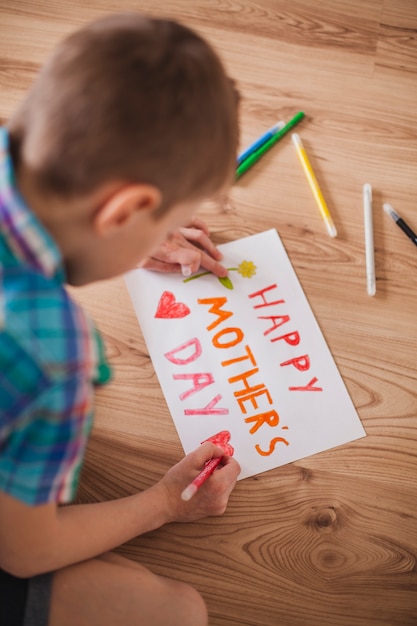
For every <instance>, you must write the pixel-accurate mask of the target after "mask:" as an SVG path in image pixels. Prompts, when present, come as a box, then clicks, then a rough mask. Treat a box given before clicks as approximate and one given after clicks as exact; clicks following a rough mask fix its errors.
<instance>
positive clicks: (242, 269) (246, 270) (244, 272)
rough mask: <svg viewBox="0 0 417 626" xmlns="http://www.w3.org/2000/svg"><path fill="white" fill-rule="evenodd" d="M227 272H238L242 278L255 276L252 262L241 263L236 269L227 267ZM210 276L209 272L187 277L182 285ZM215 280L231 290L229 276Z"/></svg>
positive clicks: (231, 284)
mask: <svg viewBox="0 0 417 626" xmlns="http://www.w3.org/2000/svg"><path fill="white" fill-rule="evenodd" d="M227 270H228V271H229V272H239V274H240V275H241V276H243V278H252V276H255V274H256V265H255V263H253V261H242V263H240V265H238V267H228V268H227ZM208 274H211V272H202V273H201V274H195V275H194V276H189V277H188V278H185V279H184V280H183V282H184V283H189V282H190V280H195V279H196V278H200V276H207V275H208ZM217 280H218V281H219V282H220V283H221V284H222V285H223V287H226V289H233V283H232V281H231V280H230V277H229V276H225V277H224V278H223V277H217Z"/></svg>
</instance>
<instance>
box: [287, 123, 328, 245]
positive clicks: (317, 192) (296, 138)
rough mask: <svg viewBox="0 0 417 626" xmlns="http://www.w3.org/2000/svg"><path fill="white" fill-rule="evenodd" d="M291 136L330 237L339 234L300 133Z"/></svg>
mask: <svg viewBox="0 0 417 626" xmlns="http://www.w3.org/2000/svg"><path fill="white" fill-rule="evenodd" d="M291 137H292V141H293V144H294V146H295V149H296V150H297V154H298V158H299V159H300V163H301V165H302V166H303V170H304V172H305V175H306V176H307V180H308V183H309V185H310V189H311V191H312V192H313V196H314V198H315V200H316V202H317V206H318V207H319V210H320V213H321V216H322V218H323V219H324V223H325V224H326V228H327V231H328V233H329V235H330V237H336V235H337V230H336V226H335V225H334V224H333V220H332V216H331V215H330V212H329V209H328V207H327V204H326V201H325V199H324V197H323V194H322V192H321V189H320V187H319V184H318V182H317V178H316V177H315V175H314V172H313V168H312V167H311V164H310V161H309V160H308V156H307V153H306V151H305V150H304V146H303V144H302V142H301V139H300V135H298V134H297V133H293V134H292V135H291Z"/></svg>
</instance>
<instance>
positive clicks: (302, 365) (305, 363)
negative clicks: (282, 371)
mask: <svg viewBox="0 0 417 626" xmlns="http://www.w3.org/2000/svg"><path fill="white" fill-rule="evenodd" d="M280 365H281V367H284V366H285V365H294V367H295V368H296V369H298V370H300V372H305V371H306V370H309V369H310V358H309V356H308V354H304V355H303V356H298V357H295V358H294V359H290V360H289V361H284V362H283V363H281V364H280Z"/></svg>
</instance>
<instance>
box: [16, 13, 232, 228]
mask: <svg viewBox="0 0 417 626" xmlns="http://www.w3.org/2000/svg"><path fill="white" fill-rule="evenodd" d="M9 131H10V137H11V146H12V155H13V159H14V162H15V165H16V167H17V171H19V169H20V167H23V168H25V169H26V170H27V171H29V172H30V175H31V179H32V181H34V183H35V186H36V188H37V190H38V191H39V192H40V193H41V194H43V195H44V196H45V197H50V198H55V199H61V200H65V201H68V202H74V201H75V200H77V199H78V198H80V197H81V198H82V197H87V196H90V195H91V194H94V192H95V191H96V190H98V189H100V188H103V186H105V185H106V184H108V183H110V182H115V183H117V184H119V185H125V184H126V185H132V184H133V185H136V184H139V185H146V186H148V187H149V188H152V189H156V190H157V191H158V197H156V196H155V197H154V198H153V200H152V201H151V204H152V207H153V208H155V211H154V214H153V217H154V218H155V217H159V216H161V215H164V214H165V212H166V210H167V209H169V208H171V207H173V206H174V205H177V204H179V203H184V202H186V203H191V202H193V201H200V200H202V199H203V198H205V197H207V196H210V195H212V194H214V193H216V192H218V191H219V190H221V189H223V188H224V187H225V185H227V184H228V183H230V182H231V180H232V178H233V173H234V170H235V159H236V149H237V141H238V130H237V95H236V91H235V88H234V86H233V83H232V82H231V81H230V79H229V78H228V77H227V76H226V74H225V71H224V69H223V67H222V64H221V62H220V60H219V58H218V56H217V55H216V53H215V52H214V51H213V50H212V49H211V47H210V46H209V45H208V44H207V43H206V42H205V41H204V40H203V39H202V38H201V37H200V36H199V35H197V34H196V33H194V32H192V31H190V30H189V29H188V28H186V27H184V26H182V25H180V24H178V23H176V22H173V21H169V20H159V19H152V18H149V17H145V16H142V15H138V14H135V13H129V14H116V15H113V16H110V17H107V18H104V19H101V20H98V21H97V22H94V23H92V24H90V25H88V26H87V27H85V28H83V29H82V30H80V31H78V32H76V33H75V34H73V35H71V36H69V37H68V38H67V39H66V40H65V41H64V42H63V43H61V44H60V45H59V46H58V47H57V49H56V51H55V53H54V54H53V56H52V57H51V59H50V60H49V61H48V62H47V63H46V65H45V66H44V68H43V69H42V70H41V72H40V74H39V76H38V78H37V79H36V81H35V82H34V84H33V86H32V88H31V90H30V91H29V93H28V95H27V97H26V99H25V101H24V102H23V104H22V105H21V106H20V108H19V109H18V110H17V112H16V113H15V115H14V117H13V118H12V119H11V121H10V123H9Z"/></svg>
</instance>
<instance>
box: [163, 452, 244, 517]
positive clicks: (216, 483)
mask: <svg viewBox="0 0 417 626" xmlns="http://www.w3.org/2000/svg"><path fill="white" fill-rule="evenodd" d="M218 456H221V457H223V458H222V461H221V463H220V465H219V466H218V468H217V469H216V470H215V471H214V472H213V474H212V475H211V476H210V477H209V478H208V479H207V480H206V481H205V483H204V484H203V485H202V486H201V487H200V488H199V489H198V491H197V493H196V494H195V495H194V496H193V497H192V498H191V499H190V500H189V501H187V502H184V501H183V500H182V499H181V494H182V492H183V491H184V489H185V488H186V487H187V486H188V485H189V484H190V483H191V482H192V481H193V480H194V479H195V478H196V476H197V475H198V474H199V473H200V471H201V470H202V468H203V466H204V465H205V463H206V462H207V461H210V459H212V458H214V457H218ZM239 473H240V466H239V463H238V462H237V461H236V460H235V459H233V458H232V457H230V456H226V455H225V454H224V453H223V450H222V449H221V448H219V447H218V446H215V445H214V444H213V443H210V442H205V443H203V444H202V445H201V446H200V447H199V448H197V449H196V450H194V451H193V452H191V453H190V454H188V455H187V456H185V457H184V458H183V459H182V460H181V461H180V462H179V463H177V464H176V465H174V466H173V467H171V469H170V470H168V472H167V473H166V474H165V476H164V477H163V478H162V479H161V480H160V481H159V482H158V483H157V484H156V485H155V486H154V487H153V489H159V490H160V492H161V494H163V497H164V499H165V500H166V511H165V515H166V522H192V521H195V520H199V519H202V518H204V517H208V516H214V515H221V514H222V513H224V511H225V510H226V506H227V503H228V500H229V496H230V494H231V492H232V490H233V488H234V486H235V483H236V479H237V477H238V476H239Z"/></svg>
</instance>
